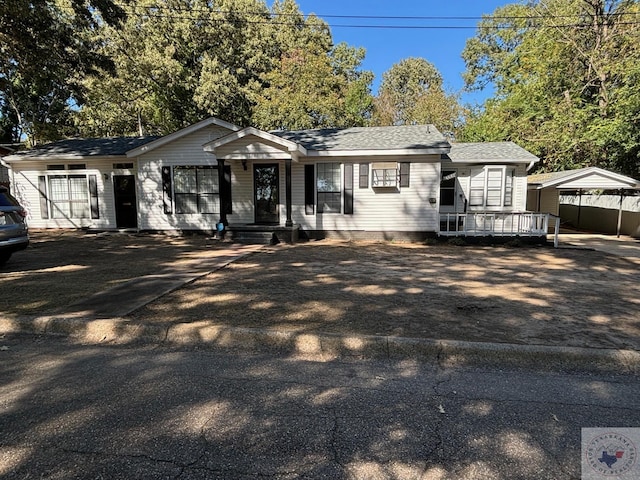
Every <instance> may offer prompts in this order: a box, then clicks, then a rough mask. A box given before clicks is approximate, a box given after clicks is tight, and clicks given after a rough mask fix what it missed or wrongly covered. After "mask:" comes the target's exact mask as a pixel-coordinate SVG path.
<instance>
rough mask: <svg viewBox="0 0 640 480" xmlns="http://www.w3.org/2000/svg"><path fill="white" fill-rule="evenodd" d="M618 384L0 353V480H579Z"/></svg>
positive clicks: (617, 418)
mask: <svg viewBox="0 0 640 480" xmlns="http://www.w3.org/2000/svg"><path fill="white" fill-rule="evenodd" d="M638 398H640V383H639V382H638V381H637V378H636V377H634V376H630V375H629V376H625V375H618V374H615V373H609V374H604V373H587V372H566V373H560V372H535V371H528V370H524V369H519V370H517V369H509V368H507V367H501V368H497V367H491V368H489V367H485V368H472V367H466V368H451V367H446V366H445V365H441V364H439V363H438V361H437V360H436V361H434V362H431V363H429V362H422V363H421V362H418V361H415V360H400V361H388V360H387V361H381V360H366V361H365V360H349V359H341V360H334V361H325V362H322V361H309V360H303V359H296V358H290V357H285V356H276V355H267V354H255V353H254V354H251V353H246V352H245V353H239V352H224V351H215V350H197V349H194V348H191V349H176V348H168V347H158V346H143V347H139V348H131V347H109V346H96V345H91V346H82V345H77V344H74V343H71V341H70V340H69V339H67V338H65V337H55V336H42V337H39V336H34V335H27V334H7V335H4V336H3V337H1V338H0V477H1V478H3V479H26V478H46V479H73V478H81V479H85V478H86V479H102V478H104V479H125V478H126V479H131V478H136V479H147V478H149V479H151V478H153V479H157V478H167V479H204V478H206V479H218V478H220V479H253V478H272V479H289V478H309V479H311V478H314V479H315V478H328V479H352V478H353V479H438V480H440V479H474V480H478V479H492V480H493V479H510V480H512V479H535V480H544V479H578V478H580V472H581V470H580V459H581V452H580V429H581V428H582V427H605V426H610V427H636V426H638V425H640V403H638Z"/></svg>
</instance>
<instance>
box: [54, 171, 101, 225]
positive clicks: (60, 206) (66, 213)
mask: <svg viewBox="0 0 640 480" xmlns="http://www.w3.org/2000/svg"><path fill="white" fill-rule="evenodd" d="M77 171H78V170H71V171H69V170H49V171H47V173H46V174H45V176H46V186H47V196H46V198H47V208H48V210H49V211H48V212H47V213H48V217H49V218H51V219H57V220H60V219H65V218H69V219H78V220H81V219H89V218H91V195H90V192H89V176H88V175H87V174H86V173H69V172H77ZM54 178H55V179H63V178H64V180H65V182H64V184H65V186H66V189H65V190H66V198H65V199H56V198H54V193H53V189H52V188H51V181H52V179H54ZM81 178H82V179H84V192H81V193H85V198H84V199H83V198H78V197H77V196H74V190H73V189H72V183H76V182H71V179H74V180H77V179H81ZM74 205H75V206H78V205H82V214H81V215H76V214H75V213H76V211H77V208H73V207H74ZM64 207H66V208H64ZM85 207H86V208H85Z"/></svg>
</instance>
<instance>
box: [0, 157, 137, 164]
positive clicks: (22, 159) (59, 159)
mask: <svg viewBox="0 0 640 480" xmlns="http://www.w3.org/2000/svg"><path fill="white" fill-rule="evenodd" d="M116 158H117V159H122V158H127V155H45V156H43V155H38V156H34V157H27V156H19V155H10V156H7V157H4V158H3V160H4V161H6V162H7V163H12V164H13V163H27V162H62V161H65V162H68V161H74V162H75V161H84V162H94V161H96V160H110V159H116Z"/></svg>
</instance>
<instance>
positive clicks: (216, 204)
mask: <svg viewBox="0 0 640 480" xmlns="http://www.w3.org/2000/svg"><path fill="white" fill-rule="evenodd" d="M173 182H174V186H173V188H174V196H175V197H174V198H175V211H176V213H219V211H220V187H219V182H218V169H217V168H215V167H209V166H203V167H196V166H177V167H174V168H173Z"/></svg>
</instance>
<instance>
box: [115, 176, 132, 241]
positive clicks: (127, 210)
mask: <svg viewBox="0 0 640 480" xmlns="http://www.w3.org/2000/svg"><path fill="white" fill-rule="evenodd" d="M135 178H136V177H135V176H133V175H114V176H113V191H114V195H115V204H116V225H117V227H118V228H138V213H137V208H136V180H135Z"/></svg>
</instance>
